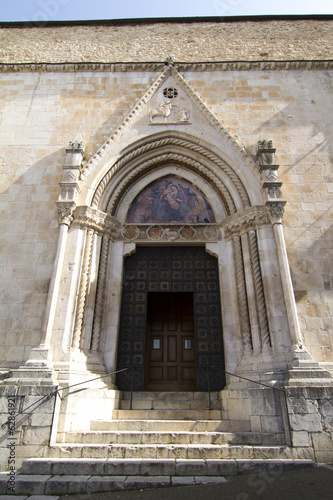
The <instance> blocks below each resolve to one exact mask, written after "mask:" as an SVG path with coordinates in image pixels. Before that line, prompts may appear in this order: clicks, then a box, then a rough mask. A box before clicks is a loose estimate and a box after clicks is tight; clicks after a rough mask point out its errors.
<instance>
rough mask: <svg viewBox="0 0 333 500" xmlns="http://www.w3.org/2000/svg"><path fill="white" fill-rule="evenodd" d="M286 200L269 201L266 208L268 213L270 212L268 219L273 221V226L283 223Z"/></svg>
mask: <svg viewBox="0 0 333 500" xmlns="http://www.w3.org/2000/svg"><path fill="white" fill-rule="evenodd" d="M286 203H287V202H286V201H285V200H280V201H270V200H269V201H267V202H266V206H267V209H268V210H267V212H268V217H269V219H270V221H271V223H272V224H281V223H282V218H283V214H284V207H285V205H286Z"/></svg>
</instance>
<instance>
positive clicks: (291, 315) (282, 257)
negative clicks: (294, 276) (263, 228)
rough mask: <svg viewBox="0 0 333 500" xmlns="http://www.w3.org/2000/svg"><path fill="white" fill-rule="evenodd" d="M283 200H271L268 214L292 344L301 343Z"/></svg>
mask: <svg viewBox="0 0 333 500" xmlns="http://www.w3.org/2000/svg"><path fill="white" fill-rule="evenodd" d="M285 203H286V202H285V201H284V202H272V203H269V202H267V204H268V207H269V216H270V219H271V222H272V225H273V231H274V237H275V243H276V251H277V256H278V261H279V267H280V274H281V280H282V288H283V294H284V300H285V304H286V310H287V318H288V324H289V330H290V336H291V340H292V344H293V345H294V346H301V345H302V336H301V330H300V326H299V321H298V314H297V307H296V301H295V296H294V290H293V285H292V281H291V275H290V268H289V263H288V256H287V249H286V244H285V240H284V235H283V229H282V215H283V212H284V205H285Z"/></svg>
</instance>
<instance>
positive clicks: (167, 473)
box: [0, 458, 317, 495]
mask: <svg viewBox="0 0 333 500" xmlns="http://www.w3.org/2000/svg"><path fill="white" fill-rule="evenodd" d="M316 466H317V464H316V463H315V462H313V461H311V460H288V459H285V460H281V459H280V460H209V459H208V460H142V459H137V460H115V459H110V460H86V459H71V458H70V459H58V460H57V459H29V460H26V461H25V462H24V464H23V466H22V468H21V469H20V471H18V473H17V474H16V478H15V494H16V495H20V494H25V495H27V494H28V495H70V494H84V493H98V492H103V491H104V492H106V491H107V492H110V491H120V490H130V489H140V490H141V489H144V488H158V487H162V486H165V487H168V486H175V485H181V484H182V485H186V484H203V483H204V484H210V483H211V484H213V483H217V482H225V481H226V479H225V477H228V476H234V475H236V474H250V473H252V474H253V473H265V472H266V473H269V472H272V473H273V472H274V473H275V474H277V473H281V472H282V471H284V470H291V469H300V468H304V467H316ZM7 487H8V478H7V473H0V495H5V494H6V493H11V492H10V491H8V490H7Z"/></svg>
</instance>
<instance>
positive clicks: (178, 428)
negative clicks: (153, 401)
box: [90, 412, 250, 432]
mask: <svg viewBox="0 0 333 500" xmlns="http://www.w3.org/2000/svg"><path fill="white" fill-rule="evenodd" d="M154 414H155V415H156V412H154ZM163 416H165V412H163ZM90 430H91V431H147V432H164V431H165V432H191V431H192V432H206V431H207V432H214V431H215V432H249V431H250V423H249V421H247V420H234V421H230V420H220V419H217V420H171V419H170V420H165V419H156V420H155V419H154V420H143V419H142V420H140V419H139V420H134V419H122V420H92V421H91V422H90Z"/></svg>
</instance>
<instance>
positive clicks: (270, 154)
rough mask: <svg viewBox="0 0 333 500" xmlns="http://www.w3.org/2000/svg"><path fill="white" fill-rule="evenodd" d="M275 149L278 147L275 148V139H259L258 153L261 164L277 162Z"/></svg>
mask: <svg viewBox="0 0 333 500" xmlns="http://www.w3.org/2000/svg"><path fill="white" fill-rule="evenodd" d="M275 151H276V149H275V148H273V141H266V140H263V141H259V142H258V154H257V157H258V161H259V165H273V164H275V163H276V162H275Z"/></svg>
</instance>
